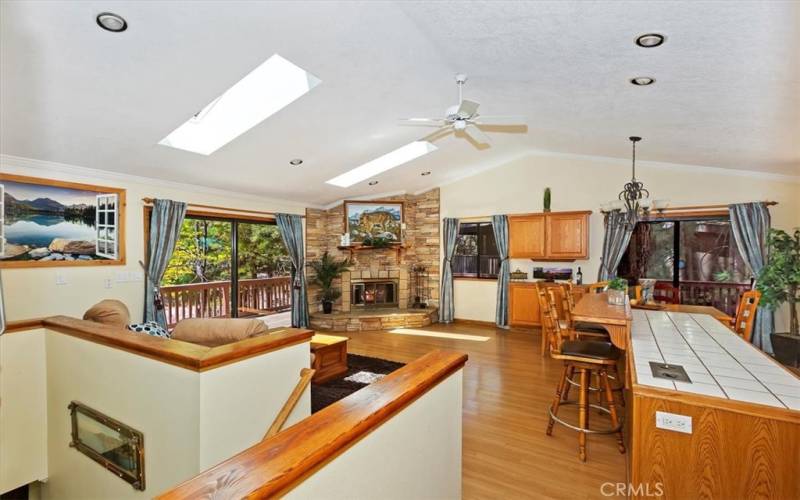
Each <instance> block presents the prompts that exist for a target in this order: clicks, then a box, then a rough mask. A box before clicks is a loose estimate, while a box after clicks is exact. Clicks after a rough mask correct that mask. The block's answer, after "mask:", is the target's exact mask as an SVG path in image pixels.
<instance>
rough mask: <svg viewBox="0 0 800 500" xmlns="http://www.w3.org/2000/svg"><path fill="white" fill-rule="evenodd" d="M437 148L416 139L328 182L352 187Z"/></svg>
mask: <svg viewBox="0 0 800 500" xmlns="http://www.w3.org/2000/svg"><path fill="white" fill-rule="evenodd" d="M437 149H439V148H437V147H436V146H434V145H433V144H431V143H430V142H428V141H414V142H412V143H410V144H406V145H405V146H403V147H401V148H398V149H395V150H394V151H392V152H390V153H386V154H385V155H383V156H381V157H380V158H376V159H374V160H372V161H369V162H367V163H365V164H363V165H361V166H360V167H356V168H354V169H353V170H350V171H348V172H345V173H343V174H342V175H340V176H338V177H334V178H333V179H331V180H329V181H326V182H327V183H328V184H333V185H334V186H339V187H350V186H352V185H353V184H357V183H359V182H361V181H363V180H364V179H369V178H370V177H373V176H375V175H378V174H380V173H381V172H386V171H387V170H390V169H393V168H394V167H398V166H400V165H402V164H403V163H408V162H410V161H411V160H414V159H417V158H419V157H420V156H424V155H426V154H428V153H432V152H434V151H436V150H437Z"/></svg>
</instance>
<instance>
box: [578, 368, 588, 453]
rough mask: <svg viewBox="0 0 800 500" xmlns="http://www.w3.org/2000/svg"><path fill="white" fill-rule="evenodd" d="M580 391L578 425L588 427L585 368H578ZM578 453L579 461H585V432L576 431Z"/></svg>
mask: <svg viewBox="0 0 800 500" xmlns="http://www.w3.org/2000/svg"><path fill="white" fill-rule="evenodd" d="M579 371H580V377H581V392H580V395H579V396H578V425H579V426H580V428H581V429H582V430H583V429H588V428H589V407H588V404H589V401H588V399H589V398H588V396H589V373H588V372H587V370H586V368H580V369H579ZM578 455H579V456H580V459H581V462H585V461H586V432H582V431H579V432H578Z"/></svg>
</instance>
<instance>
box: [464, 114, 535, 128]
mask: <svg viewBox="0 0 800 500" xmlns="http://www.w3.org/2000/svg"><path fill="white" fill-rule="evenodd" d="M474 121H475V123H477V124H478V125H511V126H513V125H519V126H522V125H527V123H528V121H527V120H526V119H525V117H524V116H499V115H495V116H483V115H481V116H477V117H475V120H474Z"/></svg>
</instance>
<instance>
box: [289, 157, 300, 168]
mask: <svg viewBox="0 0 800 500" xmlns="http://www.w3.org/2000/svg"><path fill="white" fill-rule="evenodd" d="M302 164H303V160H301V159H300V158H295V159H294V160H289V165H293V166H295V167H296V166H298V165H302Z"/></svg>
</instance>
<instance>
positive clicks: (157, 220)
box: [144, 200, 186, 328]
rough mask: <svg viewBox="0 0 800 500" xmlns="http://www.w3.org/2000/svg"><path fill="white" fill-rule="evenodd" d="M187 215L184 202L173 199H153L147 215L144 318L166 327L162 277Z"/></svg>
mask: <svg viewBox="0 0 800 500" xmlns="http://www.w3.org/2000/svg"><path fill="white" fill-rule="evenodd" d="M185 216H186V203H183V202H180V201H172V200H154V201H153V211H152V213H151V214H150V243H149V245H148V254H147V277H146V278H145V287H144V321H145V322H147V321H155V322H157V323H158V324H159V325H161V326H162V327H163V328H167V318H166V316H165V315H164V306H163V304H162V302H161V293H160V292H159V290H160V288H161V279H162V278H163V277H164V271H166V269H167V264H169V259H170V257H172V252H173V251H174V250H175V243H177V241H178V237H179V236H180V233H181V224H183V218H184V217H185Z"/></svg>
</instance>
